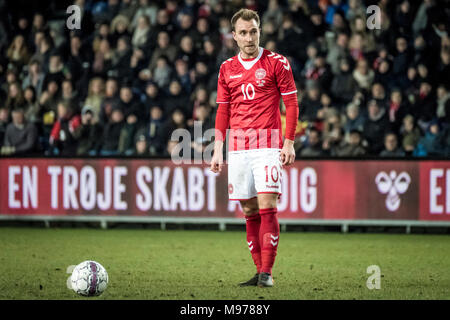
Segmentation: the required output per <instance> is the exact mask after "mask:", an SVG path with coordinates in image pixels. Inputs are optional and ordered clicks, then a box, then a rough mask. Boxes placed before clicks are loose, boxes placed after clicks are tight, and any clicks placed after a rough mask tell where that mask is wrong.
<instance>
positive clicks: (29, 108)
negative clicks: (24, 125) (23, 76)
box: [23, 86, 42, 125]
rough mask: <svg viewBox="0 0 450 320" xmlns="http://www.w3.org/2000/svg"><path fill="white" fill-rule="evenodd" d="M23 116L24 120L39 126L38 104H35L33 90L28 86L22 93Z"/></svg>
mask: <svg viewBox="0 0 450 320" xmlns="http://www.w3.org/2000/svg"><path fill="white" fill-rule="evenodd" d="M23 96H24V100H25V101H24V114H25V119H27V121H29V122H32V123H34V124H36V125H39V123H40V121H41V120H42V119H40V116H39V113H40V112H39V104H38V102H37V98H36V92H35V91H34V88H33V87H32V86H29V87H28V88H26V89H25V91H24V94H23Z"/></svg>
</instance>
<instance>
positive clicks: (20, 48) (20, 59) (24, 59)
mask: <svg viewBox="0 0 450 320" xmlns="http://www.w3.org/2000/svg"><path fill="white" fill-rule="evenodd" d="M7 56H8V59H9V61H10V62H11V63H13V64H14V65H15V66H16V67H17V68H18V69H19V70H20V69H22V66H24V65H26V64H27V63H28V61H29V59H30V53H29V52H28V48H27V44H26V41H25V38H24V36H23V35H21V34H18V35H17V36H15V37H14V40H13V42H12V43H11V46H10V47H9V48H8V51H7Z"/></svg>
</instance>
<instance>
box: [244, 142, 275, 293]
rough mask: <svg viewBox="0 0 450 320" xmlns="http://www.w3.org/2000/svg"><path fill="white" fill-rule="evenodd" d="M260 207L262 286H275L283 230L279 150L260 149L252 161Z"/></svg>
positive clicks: (260, 283) (260, 282)
mask: <svg viewBox="0 0 450 320" xmlns="http://www.w3.org/2000/svg"><path fill="white" fill-rule="evenodd" d="M251 162H252V171H253V176H254V179H255V188H256V190H257V193H258V207H259V214H260V216H261V226H260V231H259V243H260V246H261V273H260V281H259V283H258V285H260V286H272V285H273V281H272V267H273V265H274V263H275V257H276V255H277V249H278V243H279V236H280V226H279V224H278V218H277V200H278V197H279V196H280V194H281V170H282V166H281V161H280V150H279V149H259V150H257V151H255V152H254V155H253V156H252V159H251Z"/></svg>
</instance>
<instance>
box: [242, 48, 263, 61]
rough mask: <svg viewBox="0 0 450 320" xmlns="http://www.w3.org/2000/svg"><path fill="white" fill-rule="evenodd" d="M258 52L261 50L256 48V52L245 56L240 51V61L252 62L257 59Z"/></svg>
mask: <svg viewBox="0 0 450 320" xmlns="http://www.w3.org/2000/svg"><path fill="white" fill-rule="evenodd" d="M259 50H261V49H260V48H259V47H258V50H256V51H255V52H253V53H252V54H246V53H245V52H244V51H242V50H241V51H240V53H239V54H240V55H241V59H242V60H252V59H255V58H257V57H258V54H259Z"/></svg>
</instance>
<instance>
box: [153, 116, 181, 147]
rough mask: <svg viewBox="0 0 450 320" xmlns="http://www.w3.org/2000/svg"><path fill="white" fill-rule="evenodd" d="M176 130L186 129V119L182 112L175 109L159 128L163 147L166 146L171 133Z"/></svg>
mask: <svg viewBox="0 0 450 320" xmlns="http://www.w3.org/2000/svg"><path fill="white" fill-rule="evenodd" d="M176 129H187V125H186V118H185V115H184V113H183V111H182V110H180V109H175V110H174V111H173V112H172V113H171V116H170V118H168V120H166V122H165V123H164V125H162V126H161V132H160V134H159V135H160V136H161V137H162V139H163V145H164V146H167V144H168V143H169V140H170V139H171V136H172V132H173V131H175V130H176Z"/></svg>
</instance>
